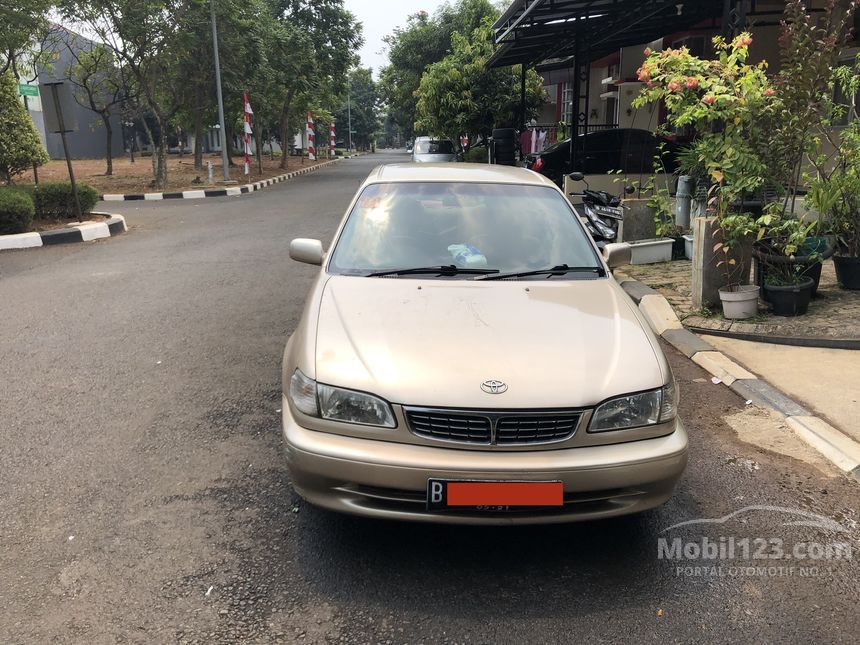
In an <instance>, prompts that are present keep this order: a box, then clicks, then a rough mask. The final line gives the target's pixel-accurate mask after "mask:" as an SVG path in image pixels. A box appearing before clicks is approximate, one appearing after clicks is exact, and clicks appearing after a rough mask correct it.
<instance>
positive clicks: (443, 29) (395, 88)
mask: <svg viewBox="0 0 860 645" xmlns="http://www.w3.org/2000/svg"><path fill="white" fill-rule="evenodd" d="M498 15H499V13H498V10H497V9H496V8H495V7H494V6H493V4H492V3H491V2H489V1H488V0H458V2H456V3H455V4H450V3H446V4H444V5H442V6H441V7H440V8H439V9H438V10H437V12H436V14H435V16H433V17H432V18H431V17H430V16H429V14H427V12H425V11H421V12H418V13H416V14H413V15H411V16H409V18H408V19H407V23H406V26H405V27H400V28H397V29H395V30H394V33H393V34H391V35H389V36H387V37H386V38H385V42H386V44H387V46H388V59H389V65H388V66H387V67H384V68H383V69H382V70H381V72H380V83H379V85H380V93H381V96H382V99H383V101H384V102H385V104H386V106H387V111H388V114H389V115H390V116H391V118H392V120H393V121H394V123H396V124H397V125H398V126H399V127H400V129H401V130H402V132H403V134H404V135H405V136H406V137H407V138H412V136H413V134H414V128H415V109H416V105H415V92H416V91H417V90H418V86H419V85H420V84H421V77H422V76H423V74H424V71H425V70H426V68H427V67H428V66H429V65H432V64H433V63H436V62H438V61H440V60H442V59H443V58H444V57H445V55H446V54H447V53H448V52H449V51H450V49H451V37H452V35H453V34H454V33H455V32H459V33H461V34H471V33H472V31H473V30H474V29H475V28H476V27H478V26H479V25H480V24H481V21H482V20H483V19H484V18H487V17H491V18H492V19H493V20H495V19H496V18H497V17H498Z"/></svg>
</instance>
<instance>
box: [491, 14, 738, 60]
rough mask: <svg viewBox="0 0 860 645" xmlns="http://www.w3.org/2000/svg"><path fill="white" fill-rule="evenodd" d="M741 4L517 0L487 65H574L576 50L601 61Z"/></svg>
mask: <svg viewBox="0 0 860 645" xmlns="http://www.w3.org/2000/svg"><path fill="white" fill-rule="evenodd" d="M746 1H747V2H749V0H746ZM736 3H737V2H736V0H735V1H732V0H723V1H721V0H516V1H515V2H513V3H512V4H511V6H510V7H508V9H507V10H506V11H505V12H504V14H502V16H501V18H499V20H498V21H496V24H495V25H493V28H494V30H495V32H496V44H497V45H498V49H497V50H496V53H495V54H494V55H493V56H492V57H491V58H490V60H489V61H488V62H487V66H488V67H504V66H507V65H518V64H525V65H527V66H534V65H537V64H540V63H542V62H545V61H547V62H548V61H559V66H565V65H566V66H569V65H570V62H571V59H572V58H573V57H575V56H576V54H577V51H579V52H580V55H581V56H583V57H584V58H587V59H588V60H589V61H593V60H597V59H599V58H602V57H604V56H606V55H607V54H610V53H613V52H616V51H618V50H619V49H621V48H622V47H627V46H630V45H638V44H641V43H645V42H650V41H652V40H655V39H657V38H660V37H661V36H665V35H666V34H669V33H673V32H677V31H683V30H685V29H690V28H692V27H694V26H696V25H699V24H700V23H702V22H704V21H708V20H719V21H722V19H723V18H724V12H725V11H726V9H727V6H728V5H735V4H736ZM742 4H745V3H743V2H742ZM714 24H715V25H716V24H719V23H714ZM577 41H578V42H577ZM550 65H551V64H550ZM550 65H547V66H546V67H547V68H548V67H550ZM542 67H544V66H542Z"/></svg>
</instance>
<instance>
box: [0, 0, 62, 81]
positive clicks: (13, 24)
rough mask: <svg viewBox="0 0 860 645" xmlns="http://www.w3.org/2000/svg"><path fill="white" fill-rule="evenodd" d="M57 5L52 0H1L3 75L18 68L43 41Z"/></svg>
mask: <svg viewBox="0 0 860 645" xmlns="http://www.w3.org/2000/svg"><path fill="white" fill-rule="evenodd" d="M53 5H54V2H52V1H51V0H0V72H5V71H6V70H7V69H9V68H10V67H12V68H15V67H17V63H18V62H20V59H21V58H22V54H24V52H26V51H27V50H28V49H29V48H30V47H31V46H32V45H33V44H35V43H37V42H39V41H40V40H41V38H42V35H43V34H44V33H45V32H46V31H47V29H48V11H49V10H50V9H51V7H52V6H53ZM13 71H14V70H13Z"/></svg>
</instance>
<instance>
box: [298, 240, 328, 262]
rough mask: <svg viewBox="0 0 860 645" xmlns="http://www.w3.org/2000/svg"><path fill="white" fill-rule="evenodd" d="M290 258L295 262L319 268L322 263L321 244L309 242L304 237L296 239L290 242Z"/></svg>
mask: <svg viewBox="0 0 860 645" xmlns="http://www.w3.org/2000/svg"><path fill="white" fill-rule="evenodd" d="M290 257H291V258H292V259H293V260H295V261H296V262H304V263H305V264H315V265H317V266H319V265H321V264H322V261H323V246H322V242H320V241H319V240H309V239H308V238H306V237H299V238H296V239H295V240H293V241H292V242H290Z"/></svg>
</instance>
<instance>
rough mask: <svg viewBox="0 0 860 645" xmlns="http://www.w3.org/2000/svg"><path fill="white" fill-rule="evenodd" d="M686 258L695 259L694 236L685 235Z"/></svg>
mask: <svg viewBox="0 0 860 645" xmlns="http://www.w3.org/2000/svg"><path fill="white" fill-rule="evenodd" d="M684 257H686V258H687V259H688V260H692V259H693V236H692V235H684Z"/></svg>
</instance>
